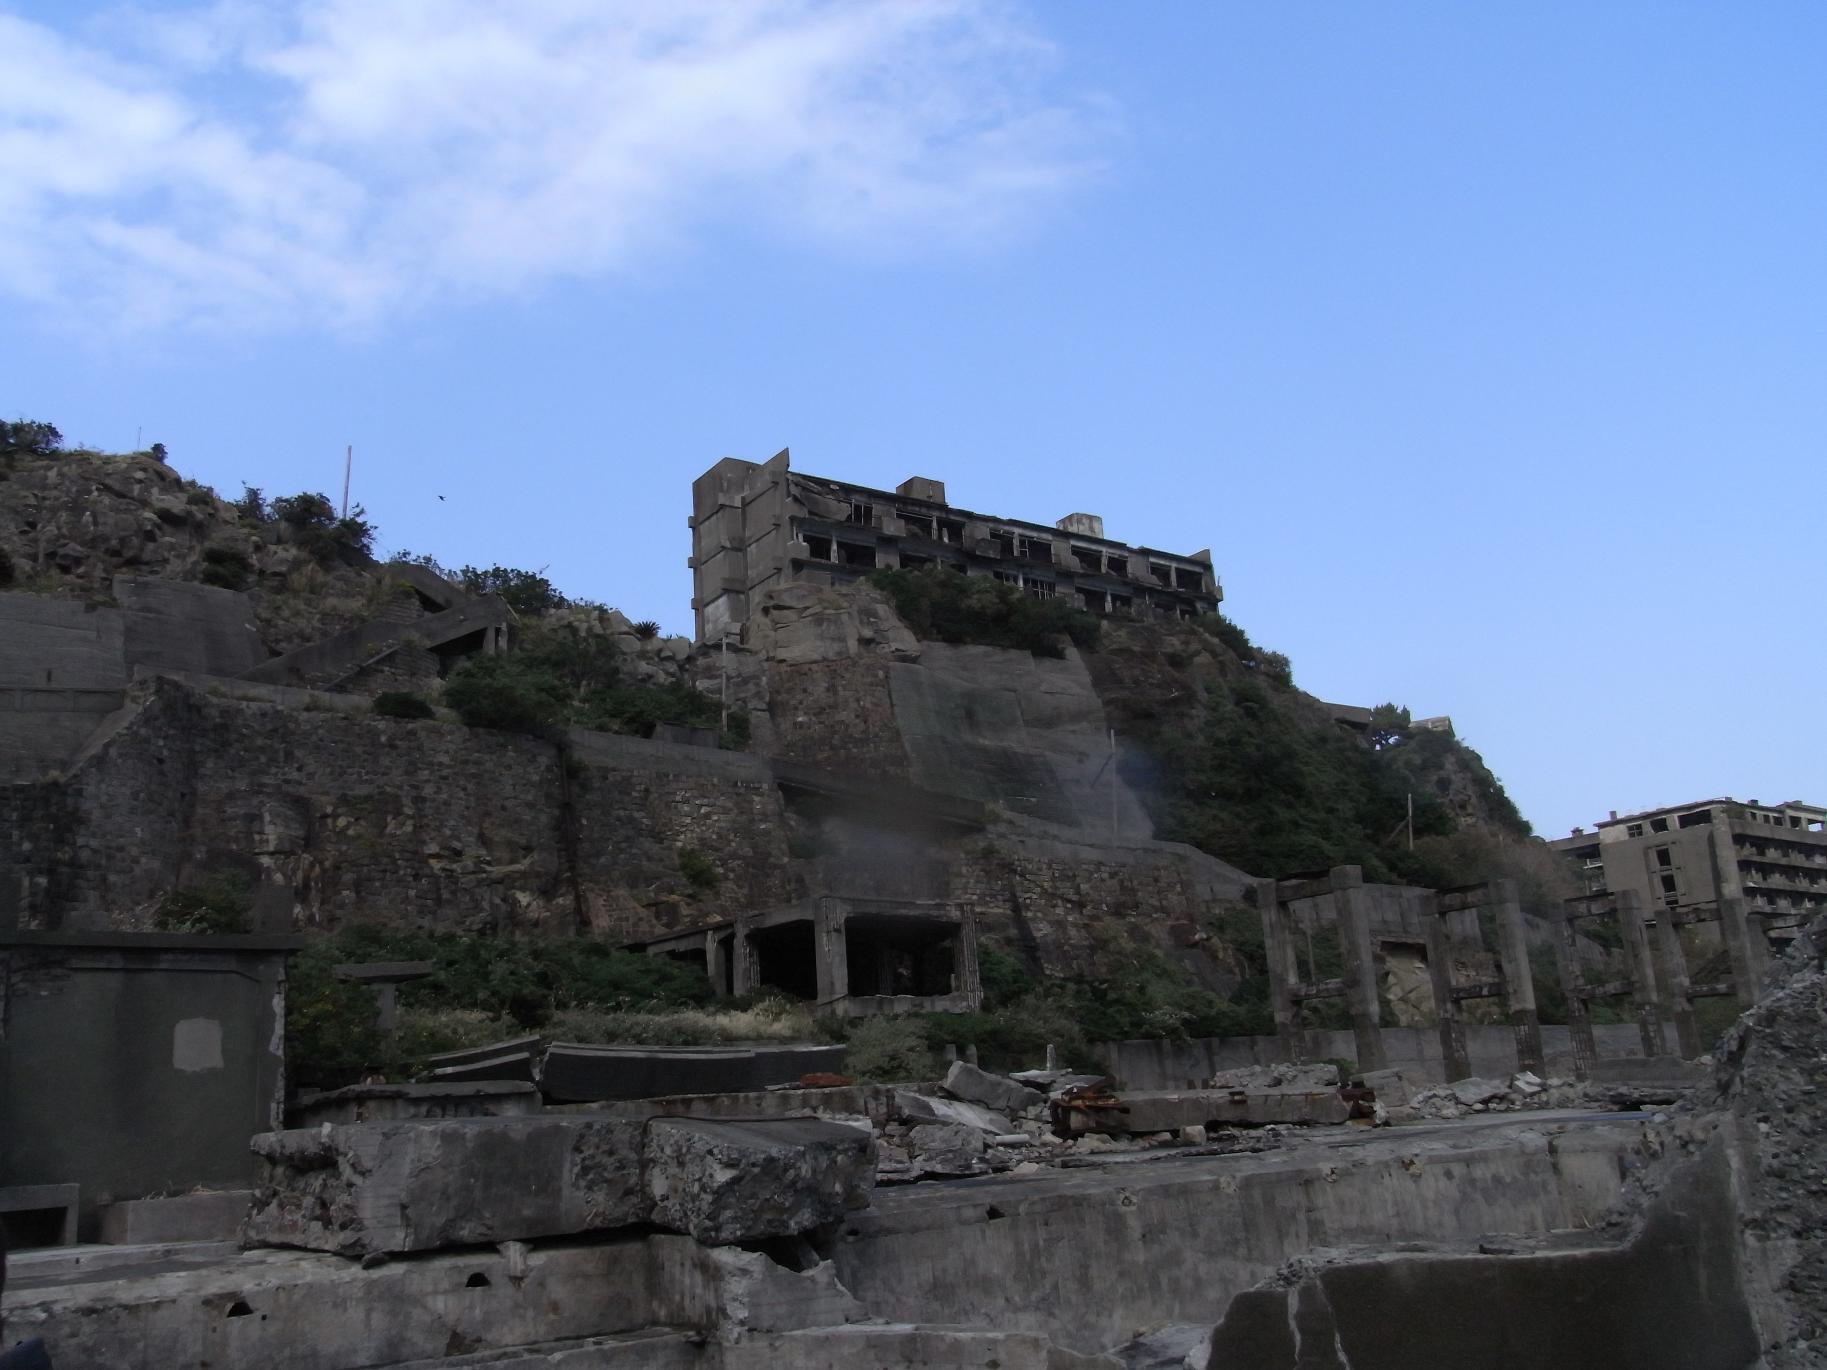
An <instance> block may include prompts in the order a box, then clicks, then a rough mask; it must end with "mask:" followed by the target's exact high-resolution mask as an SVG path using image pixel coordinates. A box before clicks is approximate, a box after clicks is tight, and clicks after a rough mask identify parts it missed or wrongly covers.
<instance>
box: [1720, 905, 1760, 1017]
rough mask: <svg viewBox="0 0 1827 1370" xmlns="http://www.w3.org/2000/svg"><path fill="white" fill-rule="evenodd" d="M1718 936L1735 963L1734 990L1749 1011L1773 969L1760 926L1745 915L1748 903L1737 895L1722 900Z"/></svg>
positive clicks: (1733, 965)
mask: <svg viewBox="0 0 1827 1370" xmlns="http://www.w3.org/2000/svg"><path fill="white" fill-rule="evenodd" d="M1719 935H1720V937H1721V938H1723V939H1724V941H1725V944H1726V955H1727V956H1729V957H1730V958H1731V961H1732V989H1733V991H1734V992H1735V993H1736V994H1737V996H1738V1002H1739V1003H1740V1004H1741V1005H1743V1006H1744V1007H1745V1008H1750V1007H1751V1005H1752V1004H1754V1003H1756V1002H1757V987H1758V985H1759V984H1761V983H1762V982H1763V978H1764V972H1765V971H1767V970H1768V969H1769V968H1770V943H1769V940H1768V939H1767V938H1766V937H1765V936H1764V929H1763V925H1762V924H1761V923H1758V922H1755V921H1754V920H1752V919H1751V918H1750V917H1749V916H1748V915H1747V914H1746V913H1745V901H1744V900H1743V899H1742V898H1740V897H1739V896H1738V895H1735V894H1728V895H1723V896H1721V897H1720V900H1719Z"/></svg>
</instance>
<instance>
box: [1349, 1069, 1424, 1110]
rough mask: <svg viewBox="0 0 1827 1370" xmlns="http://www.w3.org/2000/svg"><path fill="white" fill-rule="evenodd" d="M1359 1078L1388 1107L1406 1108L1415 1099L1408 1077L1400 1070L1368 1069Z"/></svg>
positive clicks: (1380, 1102) (1378, 1100)
mask: <svg viewBox="0 0 1827 1370" xmlns="http://www.w3.org/2000/svg"><path fill="white" fill-rule="evenodd" d="M1357 1078H1358V1079H1361V1080H1362V1081H1363V1082H1364V1088H1366V1089H1368V1090H1370V1091H1371V1092H1372V1093H1374V1094H1375V1095H1376V1096H1377V1102H1378V1103H1379V1104H1382V1105H1384V1106H1385V1107H1387V1108H1406V1107H1408V1105H1409V1104H1410V1103H1411V1102H1413V1100H1414V1090H1412V1089H1411V1088H1410V1087H1409V1083H1408V1077H1407V1076H1405V1075H1404V1074H1403V1073H1402V1072H1401V1071H1399V1070H1367V1071H1365V1072H1364V1073H1363V1074H1362V1075H1360V1076H1358V1077H1357Z"/></svg>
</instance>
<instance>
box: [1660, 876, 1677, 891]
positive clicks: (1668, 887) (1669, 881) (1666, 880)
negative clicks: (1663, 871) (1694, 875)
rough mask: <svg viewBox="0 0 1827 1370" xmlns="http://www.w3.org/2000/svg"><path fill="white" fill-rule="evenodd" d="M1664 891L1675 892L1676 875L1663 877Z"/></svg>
mask: <svg viewBox="0 0 1827 1370" xmlns="http://www.w3.org/2000/svg"><path fill="white" fill-rule="evenodd" d="M1662 892H1663V893H1664V894H1673V893H1674V892H1675V877H1674V876H1672V875H1665V876H1663V877H1662Z"/></svg>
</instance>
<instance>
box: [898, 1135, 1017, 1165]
mask: <svg viewBox="0 0 1827 1370" xmlns="http://www.w3.org/2000/svg"><path fill="white" fill-rule="evenodd" d="M1022 1141H1024V1142H1025V1141H1027V1138H1026V1137H1023V1138H1022ZM907 1145H908V1147H909V1148H910V1149H911V1150H912V1152H913V1162H914V1166H915V1167H916V1168H917V1169H918V1170H919V1171H920V1172H921V1173H922V1174H925V1175H976V1174H979V1173H981V1172H982V1171H983V1170H984V1169H985V1166H984V1164H983V1153H984V1149H985V1145H986V1143H985V1139H984V1135H983V1133H981V1132H979V1131H978V1130H977V1129H976V1128H974V1127H968V1126H966V1125H965V1124H963V1123H921V1124H920V1125H919V1126H917V1127H913V1128H909V1129H908V1132H907Z"/></svg>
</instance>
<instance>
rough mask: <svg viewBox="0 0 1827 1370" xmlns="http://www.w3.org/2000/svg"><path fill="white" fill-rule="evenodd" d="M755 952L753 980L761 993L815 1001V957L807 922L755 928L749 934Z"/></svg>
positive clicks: (812, 940)
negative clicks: (773, 991) (776, 991)
mask: <svg viewBox="0 0 1827 1370" xmlns="http://www.w3.org/2000/svg"><path fill="white" fill-rule="evenodd" d="M749 945H750V946H752V947H754V948H755V978H756V980H757V981H758V982H759V983H760V984H761V986H762V988H764V989H777V990H779V991H780V992H781V993H782V994H790V995H792V996H793V997H794V998H795V999H816V998H818V953H817V948H816V942H815V940H814V938H813V934H812V921H811V919H803V920H801V921H800V922H797V923H780V924H777V925H776V926H774V927H771V928H757V929H756V930H755V931H754V932H752V933H750V934H749Z"/></svg>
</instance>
